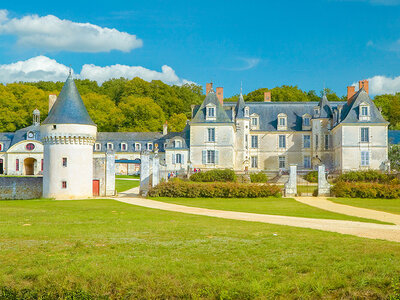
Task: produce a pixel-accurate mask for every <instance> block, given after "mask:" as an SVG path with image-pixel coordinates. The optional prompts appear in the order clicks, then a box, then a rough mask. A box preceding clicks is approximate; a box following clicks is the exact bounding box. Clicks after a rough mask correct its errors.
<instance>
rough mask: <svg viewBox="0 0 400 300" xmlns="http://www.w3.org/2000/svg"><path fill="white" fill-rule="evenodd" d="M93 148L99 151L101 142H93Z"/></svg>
mask: <svg viewBox="0 0 400 300" xmlns="http://www.w3.org/2000/svg"><path fill="white" fill-rule="evenodd" d="M94 149H95V150H96V151H100V150H101V144H100V143H96V144H94Z"/></svg>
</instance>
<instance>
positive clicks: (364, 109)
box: [359, 102, 369, 121]
mask: <svg viewBox="0 0 400 300" xmlns="http://www.w3.org/2000/svg"><path fill="white" fill-rule="evenodd" d="M359 109H360V111H359V119H360V120H361V121H368V120H369V105H368V104H367V103H365V102H364V103H362V104H360V108H359Z"/></svg>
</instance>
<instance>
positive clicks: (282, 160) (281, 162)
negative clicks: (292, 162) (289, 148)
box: [279, 156, 286, 169]
mask: <svg viewBox="0 0 400 300" xmlns="http://www.w3.org/2000/svg"><path fill="white" fill-rule="evenodd" d="M285 168H286V157H285V156H279V169H285Z"/></svg>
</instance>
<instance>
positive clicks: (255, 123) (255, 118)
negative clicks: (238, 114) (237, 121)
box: [251, 117, 258, 126]
mask: <svg viewBox="0 0 400 300" xmlns="http://www.w3.org/2000/svg"><path fill="white" fill-rule="evenodd" d="M251 126H258V118H257V117H252V118H251Z"/></svg>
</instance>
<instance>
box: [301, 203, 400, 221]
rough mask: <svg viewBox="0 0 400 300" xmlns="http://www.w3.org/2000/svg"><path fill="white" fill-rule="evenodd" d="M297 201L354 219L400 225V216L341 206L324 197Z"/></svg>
mask: <svg viewBox="0 0 400 300" xmlns="http://www.w3.org/2000/svg"><path fill="white" fill-rule="evenodd" d="M294 199H295V200H296V201H299V202H301V203H304V204H307V205H310V206H315V207H318V208H320V209H324V210H328V211H331V212H335V213H340V214H343V215H349V216H354V217H360V218H366V219H374V220H379V221H382V222H387V223H393V224H396V225H400V215H396V214H391V213H387V212H383V211H377V210H373V209H368V208H361V207H355V206H350V205H345V204H339V203H335V202H332V201H329V200H327V198H324V197H318V198H317V197H294Z"/></svg>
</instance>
